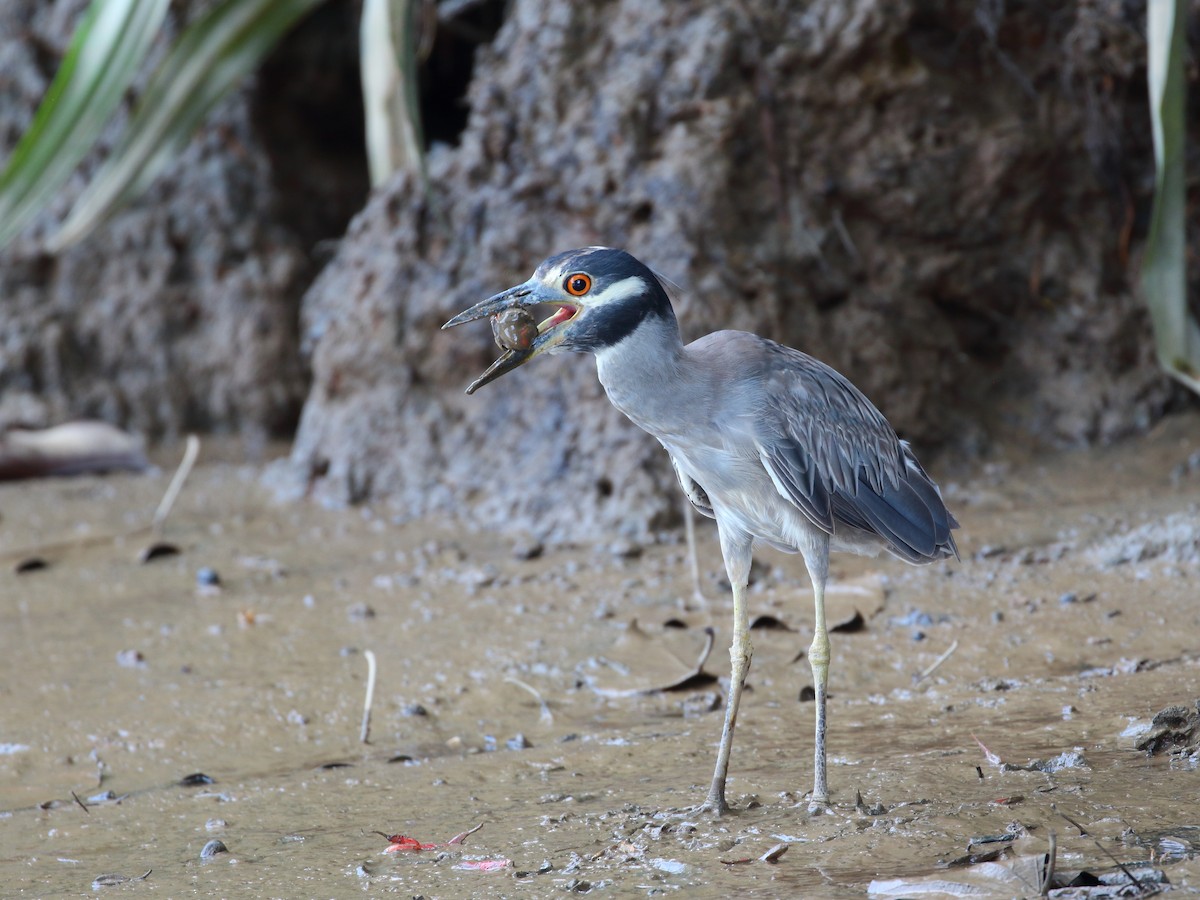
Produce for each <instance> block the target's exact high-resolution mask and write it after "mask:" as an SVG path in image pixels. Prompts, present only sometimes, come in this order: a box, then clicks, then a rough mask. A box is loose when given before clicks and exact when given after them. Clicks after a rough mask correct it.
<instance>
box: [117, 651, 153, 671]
mask: <svg viewBox="0 0 1200 900" xmlns="http://www.w3.org/2000/svg"><path fill="white" fill-rule="evenodd" d="M117 665H118V666H121V667H122V668H124V669H144V668H146V657H144V656H142V651H140V650H121V651H119V652H118V653H117Z"/></svg>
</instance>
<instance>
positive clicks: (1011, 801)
mask: <svg viewBox="0 0 1200 900" xmlns="http://www.w3.org/2000/svg"><path fill="white" fill-rule="evenodd" d="M1024 800H1025V797H1024V796H1023V795H1021V794H1013V795H1012V796H1011V797H997V798H996V799H995V800H993V801H992V805H993V806H1016V805H1017V804H1018V803H1021V802H1023V801H1024Z"/></svg>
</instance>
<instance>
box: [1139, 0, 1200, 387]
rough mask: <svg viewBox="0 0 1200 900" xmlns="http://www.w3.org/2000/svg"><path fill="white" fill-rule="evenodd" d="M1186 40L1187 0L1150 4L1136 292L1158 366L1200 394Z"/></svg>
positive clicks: (1147, 15)
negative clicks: (1143, 202)
mask: <svg viewBox="0 0 1200 900" xmlns="http://www.w3.org/2000/svg"><path fill="white" fill-rule="evenodd" d="M1186 36H1187V2H1186V0H1149V4H1148V6H1147V8H1146V48H1147V55H1148V60H1147V81H1148V82H1149V87H1150V115H1151V124H1152V127H1153V131H1154V161H1155V165H1156V173H1155V186H1154V211H1153V212H1152V214H1151V220H1150V235H1149V237H1148V238H1147V240H1146V252H1145V256H1144V258H1143V260H1142V291H1143V293H1144V294H1145V297H1146V303H1147V305H1148V306H1149V307H1150V316H1151V319H1152V321H1153V323H1154V341H1155V345H1156V348H1157V351H1158V361H1159V364H1160V365H1162V367H1163V368H1164V369H1165V370H1166V371H1167V373H1168V374H1170V375H1171V376H1172V377H1174V378H1176V379H1178V380H1179V381H1181V382H1183V383H1184V384H1186V385H1187V386H1188V387H1190V388H1191V389H1192V390H1193V391H1196V392H1197V393H1200V326H1197V324H1196V320H1195V318H1194V317H1193V316H1192V315H1191V313H1190V312H1189V310H1188V297H1187V219H1186V213H1187V209H1186V206H1187V185H1186V183H1185V173H1184V140H1185V137H1186V134H1187V131H1186V126H1187V122H1186V120H1185V109H1186V99H1187V98H1186V93H1185V92H1186V82H1185V80H1184V56H1185V54H1186V53H1187V42H1186Z"/></svg>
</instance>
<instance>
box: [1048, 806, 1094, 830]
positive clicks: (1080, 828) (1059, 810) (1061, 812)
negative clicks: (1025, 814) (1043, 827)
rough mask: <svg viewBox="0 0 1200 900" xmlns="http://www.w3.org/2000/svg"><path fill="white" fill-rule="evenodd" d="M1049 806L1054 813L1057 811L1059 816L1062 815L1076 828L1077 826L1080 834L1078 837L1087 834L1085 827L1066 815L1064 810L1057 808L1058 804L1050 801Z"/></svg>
mask: <svg viewBox="0 0 1200 900" xmlns="http://www.w3.org/2000/svg"><path fill="white" fill-rule="evenodd" d="M1050 808H1051V809H1052V810H1054V811H1055V812H1056V813H1058V814H1059V815H1060V816H1062V817H1063V818H1064V819H1066V820H1067V821H1068V822H1070V823H1071V824H1072V825H1074V826H1075V827H1076V828H1078V829H1079V836H1080V837H1087V836H1088V832H1087V829H1086V828H1084V827H1083V826H1082V825H1080V824H1079V823H1078V822H1076V821H1075V820H1074V819H1072V818H1071V817H1070V816H1068V815H1067V814H1066V813H1065V812H1063V811H1062V810H1061V809H1059V808H1058V804H1056V803H1051V804H1050Z"/></svg>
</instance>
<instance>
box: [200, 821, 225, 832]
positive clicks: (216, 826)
mask: <svg viewBox="0 0 1200 900" xmlns="http://www.w3.org/2000/svg"><path fill="white" fill-rule="evenodd" d="M227 824H228V823H227V822H226V821H225V820H224V819H209V820H208V821H207V822H205V823H204V830H205V831H220V830H221V829H222V828H224V827H225V826H226V825H227Z"/></svg>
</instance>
